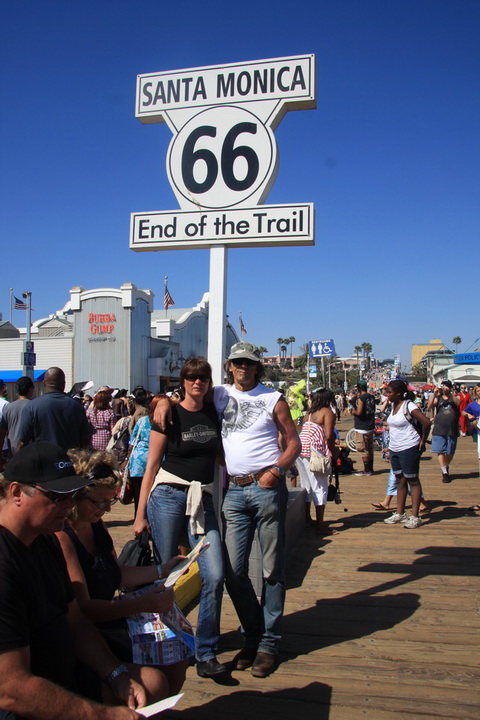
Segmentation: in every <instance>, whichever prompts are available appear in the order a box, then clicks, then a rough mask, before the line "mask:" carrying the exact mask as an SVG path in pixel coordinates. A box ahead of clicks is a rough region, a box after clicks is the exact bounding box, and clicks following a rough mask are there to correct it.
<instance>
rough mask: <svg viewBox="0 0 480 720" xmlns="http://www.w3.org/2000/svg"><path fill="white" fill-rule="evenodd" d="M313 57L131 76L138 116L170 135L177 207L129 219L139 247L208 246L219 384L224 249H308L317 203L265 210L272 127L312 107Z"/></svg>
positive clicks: (273, 156)
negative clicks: (292, 113) (164, 128)
mask: <svg viewBox="0 0 480 720" xmlns="http://www.w3.org/2000/svg"><path fill="white" fill-rule="evenodd" d="M315 107H316V101H315V57H314V56H313V55H299V56H295V57H286V58H275V59H271V60H258V61H253V62H245V63H234V64H230V65H215V66H210V67H202V68H191V69H186V70H175V71H171V72H160V73H150V74H147V75H139V76H138V78H137V93H136V117H137V118H139V120H140V121H141V122H142V123H158V122H166V123H167V125H168V126H169V128H170V130H171V131H172V133H173V138H172V140H171V142H170V146H169V149H168V153H167V174H168V178H169V181H170V184H171V186H172V189H173V191H174V193H175V195H176V197H177V200H178V203H179V205H180V208H181V210H180V211H178V210H177V211H152V212H141V213H138V212H137V213H132V215H131V223H130V248H131V249H132V250H136V251H149V250H150V251H151V250H174V249H176V250H183V249H191V248H201V247H209V248H211V250H210V304H209V332H208V359H209V361H210V363H211V365H212V369H213V373H214V382H215V383H220V382H222V380H223V360H224V352H225V318H226V277H227V276H226V271H227V248H228V246H229V245H231V246H235V247H252V246H276V245H313V244H314V209H313V204H311V203H303V204H294V205H292V204H290V205H262V204H261V203H263V202H264V200H265V198H266V197H267V195H268V193H269V191H270V189H271V187H272V185H273V183H274V181H275V178H276V175H277V170H278V152H277V143H276V140H275V136H274V130H275V128H276V127H277V125H278V124H279V122H280V121H281V119H282V117H283V116H284V115H285V113H286V112H287V111H288V110H300V109H313V108H315Z"/></svg>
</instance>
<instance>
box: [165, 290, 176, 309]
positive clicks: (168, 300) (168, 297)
mask: <svg viewBox="0 0 480 720" xmlns="http://www.w3.org/2000/svg"><path fill="white" fill-rule="evenodd" d="M170 305H175V303H174V302H173V298H172V296H171V295H170V293H169V292H168V288H167V286H166V285H165V292H164V293H163V307H164V308H165V310H168V308H169V307H170Z"/></svg>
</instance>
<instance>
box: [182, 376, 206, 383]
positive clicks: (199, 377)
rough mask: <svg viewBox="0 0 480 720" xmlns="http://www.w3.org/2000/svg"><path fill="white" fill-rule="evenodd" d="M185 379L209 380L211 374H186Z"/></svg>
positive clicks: (191, 380)
mask: <svg viewBox="0 0 480 720" xmlns="http://www.w3.org/2000/svg"><path fill="white" fill-rule="evenodd" d="M185 380H188V381H189V382H195V380H200V382H209V381H210V376H209V375H185Z"/></svg>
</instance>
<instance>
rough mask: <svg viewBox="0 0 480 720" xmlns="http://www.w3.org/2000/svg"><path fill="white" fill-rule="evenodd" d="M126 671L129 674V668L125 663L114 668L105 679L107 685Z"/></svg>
mask: <svg viewBox="0 0 480 720" xmlns="http://www.w3.org/2000/svg"><path fill="white" fill-rule="evenodd" d="M124 673H127V674H128V670H127V668H126V667H125V665H118V666H117V667H116V668H115V669H114V670H112V672H111V673H108V675H106V676H105V677H104V678H103V680H104V682H106V683H107V685H111V684H112V682H113V681H114V680H115V679H116V678H117V677H118V676H119V675H123V674H124Z"/></svg>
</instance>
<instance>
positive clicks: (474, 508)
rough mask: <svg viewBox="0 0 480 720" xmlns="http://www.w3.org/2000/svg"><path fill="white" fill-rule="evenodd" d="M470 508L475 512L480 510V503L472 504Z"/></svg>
mask: <svg viewBox="0 0 480 720" xmlns="http://www.w3.org/2000/svg"><path fill="white" fill-rule="evenodd" d="M468 509H469V510H472V511H474V512H478V510H480V505H471V506H470V507H469V508H468Z"/></svg>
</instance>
